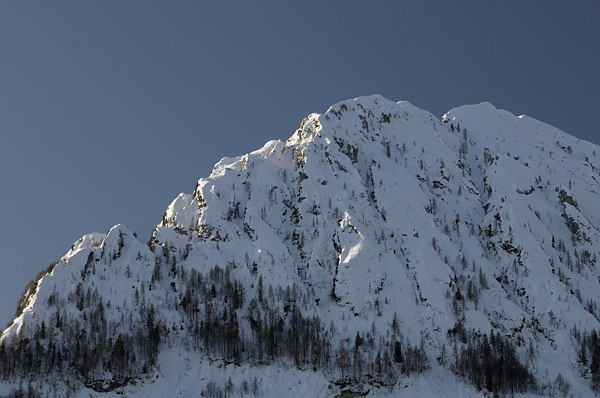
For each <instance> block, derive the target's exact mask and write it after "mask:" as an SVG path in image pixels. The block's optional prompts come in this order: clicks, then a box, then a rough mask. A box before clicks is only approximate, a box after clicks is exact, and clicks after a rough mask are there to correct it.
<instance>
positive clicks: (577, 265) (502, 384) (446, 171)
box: [0, 95, 600, 397]
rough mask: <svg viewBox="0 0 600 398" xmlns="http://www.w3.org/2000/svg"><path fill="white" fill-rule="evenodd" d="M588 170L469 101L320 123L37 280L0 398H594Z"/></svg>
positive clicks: (598, 194) (595, 183)
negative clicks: (504, 397)
mask: <svg viewBox="0 0 600 398" xmlns="http://www.w3.org/2000/svg"><path fill="white" fill-rule="evenodd" d="M599 151H600V148H599V147H597V146H595V145H593V144H590V143H588V142H584V141H580V140H578V139H576V138H574V137H572V136H569V135H568V134H565V133H564V132H562V131H560V130H558V129H556V128H554V127H552V126H549V125H547V124H544V123H542V122H540V121H537V120H535V119H532V118H529V117H527V116H518V117H517V116H515V115H513V114H511V113H509V112H506V111H504V110H499V109H496V108H495V107H494V106H492V105H491V104H489V103H482V104H479V105H469V106H462V107H459V108H455V109H453V110H451V111H449V112H448V113H447V114H445V115H444V116H443V117H442V119H441V120H438V119H437V118H436V117H435V116H433V115H432V114H430V113H429V112H426V111H423V110H421V109H418V108H416V107H415V106H413V105H411V104H410V103H408V102H405V101H401V102H398V103H395V102H392V101H389V100H387V99H385V98H383V97H381V96H377V95H374V96H369V97H361V98H356V99H353V100H348V101H344V102H340V103H338V104H335V105H333V106H332V107H330V108H329V109H328V110H327V111H326V112H325V113H324V114H311V115H309V116H308V117H306V118H305V119H304V120H303V121H302V122H301V124H300V127H299V129H298V130H297V131H296V132H295V133H294V134H293V135H292V136H291V137H290V138H289V139H288V140H287V141H286V142H281V141H270V142H268V143H266V144H265V145H264V146H263V147H262V148H261V149H259V150H257V151H254V152H250V153H248V154H246V155H243V156H239V157H235V158H223V159H222V160H221V161H220V162H218V163H217V164H216V165H215V166H214V168H213V170H212V172H211V174H210V176H209V177H208V178H201V179H200V180H199V181H198V183H197V184H196V187H195V189H194V190H193V192H192V193H191V194H184V193H182V194H179V196H177V198H175V200H174V201H173V202H172V203H171V204H170V205H169V206H168V208H167V210H166V212H165V214H164V216H163V220H162V222H161V223H160V224H159V225H158V226H157V227H156V229H155V230H154V231H153V233H152V238H151V240H150V242H149V243H147V244H146V243H143V242H140V241H139V240H138V239H137V238H136V236H135V234H134V233H133V232H132V231H130V230H129V229H128V228H127V227H125V226H122V225H117V226H115V227H113V228H112V229H111V230H109V231H108V232H107V233H106V234H98V233H94V234H90V235H85V236H84V237H82V238H81V239H80V240H79V241H77V242H76V243H75V244H74V245H73V246H72V247H71V249H70V250H69V251H68V252H67V254H65V255H64V256H63V257H62V258H61V259H60V260H59V261H58V262H56V263H54V264H52V265H51V266H50V267H49V268H48V269H47V270H45V271H43V272H41V273H40V274H39V275H38V277H36V278H35V279H34V280H33V281H32V283H31V284H30V285H29V286H28V287H27V289H26V291H25V293H24V295H23V297H22V299H21V300H20V302H19V303H18V309H17V315H16V317H15V319H14V321H13V322H12V323H11V324H10V325H9V326H8V328H7V329H6V330H5V331H4V333H3V334H2V337H1V342H2V343H1V345H0V375H1V376H2V380H4V381H3V384H2V385H1V386H0V394H3V393H4V394H12V396H19V395H18V394H20V393H21V391H24V392H25V393H27V392H31V393H32V395H33V396H36V394H38V395H41V396H48V397H63V396H67V395H69V396H76V397H88V396H92V397H105V396H117V395H124V396H128V397H138V396H139V397H164V396H174V397H175V396H177V397H184V396H198V395H199V394H202V396H208V397H233V396H262V397H270V396H277V397H279V396H297V397H301V396H302V397H305V396H310V397H330V396H339V397H355V396H369V397H388V396H389V397H392V396H393V397H398V396H407V397H408V396H410V397H412V396H419V394H420V396H439V397H451V396H455V397H469V396H470V397H478V396H485V395H489V393H490V392H492V393H498V394H510V393H519V394H524V395H531V396H536V395H539V396H566V395H570V394H572V395H573V396H576V397H592V396H595V395H596V394H598V391H599V389H600V338H599V333H600V321H599V319H600V308H599V307H598V300H600V282H599V281H600V267H599V266H598V264H597V256H598V254H599V252H600V230H599V229H598V225H600V211H598V209H599V207H598V203H600V181H599V179H600V156H599V155H598V152H599ZM11 391H12V393H11Z"/></svg>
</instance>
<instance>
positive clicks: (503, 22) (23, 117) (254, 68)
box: [0, 0, 600, 325]
mask: <svg viewBox="0 0 600 398" xmlns="http://www.w3.org/2000/svg"><path fill="white" fill-rule="evenodd" d="M410 3H416V4H410ZM597 4H598V2H597V1H572V2H564V1H536V0H532V1H512V0H511V1H502V2H488V1H485V2H484V1H480V0H477V1H476V0H473V1H456V2H448V1H419V2H400V1H395V2H394V1H368V2H366V1H347V0H346V1H333V0H332V1H296V2H288V1H260V0H259V1H238V2H229V1H214V2H213V1H211V2H208V1H206V2H202V1H176V2H169V1H163V2H155V1H85V2H83V1H74V0H73V1H52V2H47V1H27V2H17V1H14V2H9V1H3V2H0V182H1V184H0V209H2V211H3V213H2V222H1V223H0V252H1V253H2V257H1V259H0V270H1V274H0V275H1V277H0V299H1V301H0V324H1V325H4V324H5V323H6V322H7V321H8V320H9V319H10V317H11V316H12V314H13V312H14V308H15V303H16V300H17V299H18V296H19V295H20V293H21V292H22V290H23V288H24V287H25V284H26V283H27V282H28V281H29V280H30V279H31V278H33V277H34V275H35V274H36V273H37V272H38V271H39V270H41V269H43V268H45V267H46V266H47V265H48V264H49V263H51V262H53V261H55V260H56V259H58V258H59V257H60V256H61V255H62V254H64V252H66V251H67V250H68V248H69V247H70V245H71V244H72V243H73V242H74V241H75V240H76V239H78V238H79V237H80V236H81V235H83V234H85V233H88V232H92V231H98V232H104V231H106V230H107V229H108V228H110V227H111V226H113V225H114V224H117V223H123V224H126V225H128V226H130V227H131V228H132V229H133V230H135V231H137V232H138V235H139V236H140V237H141V239H144V240H145V239H147V238H148V236H149V233H150V231H151V229H152V228H153V227H154V226H155V225H156V224H157V223H158V221H159V220H160V219H161V217H162V214H163V212H164V209H165V208H166V206H167V205H168V204H169V203H170V201H171V200H172V199H173V198H174V197H175V196H176V195H177V194H178V193H179V192H182V191H185V192H191V191H192V189H193V188H194V185H195V182H196V180H197V179H198V178H200V177H205V176H207V175H208V173H209V171H210V168H211V166H212V165H213V164H214V163H215V162H217V161H218V160H219V159H220V158H221V157H223V156H234V155H239V154H242V153H246V152H249V151H251V150H254V149H256V148H258V147H260V146H262V144H263V143H264V142H265V141H267V140H270V139H275V138H280V139H285V138H287V137H288V136H289V135H290V134H291V133H292V132H293V130H294V129H295V128H296V127H297V125H298V123H299V121H300V120H301V119H302V118H303V117H304V116H305V115H307V114H308V113H311V112H323V111H325V110H326V109H327V107H328V106H329V105H331V104H333V103H335V102H338V101H340V100H343V99H347V98H352V97H357V96H360V95H368V94H373V93H380V94H382V95H384V96H386V97H388V98H390V99H394V100H402V99H406V100H409V101H411V102H412V103H413V104H415V105H416V106H419V107H421V108H424V109H427V110H429V111H431V112H433V113H434V114H436V115H437V116H438V117H439V116H441V115H442V114H443V113H444V112H445V111H447V110H449V109H450V108H452V107H455V106H459V105H463V104H466V103H478V102H481V101H490V102H492V103H493V104H495V105H496V106H497V107H501V108H505V109H507V110H509V111H511V112H513V113H517V114H522V113H525V114H528V115H530V116H532V117H535V118H538V119H541V120H543V121H546V122H548V123H550V124H553V125H555V126H557V127H559V128H561V129H563V130H565V131H567V132H569V133H571V134H573V135H575V136H577V137H580V138H583V139H586V140H589V141H592V142H595V143H600V131H599V128H598V124H597V121H596V119H597V116H596V115H597V111H598V109H600V95H598V93H599V92H600V74H599V73H598V71H600V51H599V50H598V45H599V40H600V24H598V22H597V18H598V15H599V14H600V13H599V11H600V5H597Z"/></svg>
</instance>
